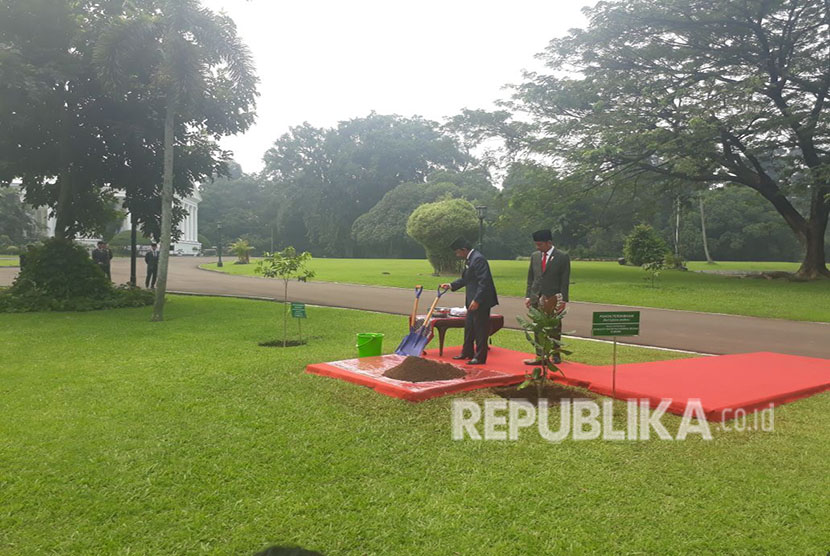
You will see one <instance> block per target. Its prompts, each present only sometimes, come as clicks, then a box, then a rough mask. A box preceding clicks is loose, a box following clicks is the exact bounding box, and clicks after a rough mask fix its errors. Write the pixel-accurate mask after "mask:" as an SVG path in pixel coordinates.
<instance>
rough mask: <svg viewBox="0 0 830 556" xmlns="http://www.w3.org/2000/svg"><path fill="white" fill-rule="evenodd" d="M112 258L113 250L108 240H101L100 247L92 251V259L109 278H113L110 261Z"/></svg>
mask: <svg viewBox="0 0 830 556" xmlns="http://www.w3.org/2000/svg"><path fill="white" fill-rule="evenodd" d="M111 260H112V251H111V250H110V249H109V247H107V242H106V241H99V242H98V248H97V249H95V250H94V251H92V261H93V262H94V263H95V264H97V265H98V267H99V268H100V269H101V270H103V271H104V274H106V275H107V278H109V279H110V280H112V275H111V274H110V261H111Z"/></svg>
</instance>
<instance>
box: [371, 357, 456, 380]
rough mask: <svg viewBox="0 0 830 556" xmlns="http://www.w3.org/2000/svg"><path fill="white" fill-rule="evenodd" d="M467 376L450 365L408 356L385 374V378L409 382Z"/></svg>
mask: <svg viewBox="0 0 830 556" xmlns="http://www.w3.org/2000/svg"><path fill="white" fill-rule="evenodd" d="M466 374H467V373H465V372H464V371H462V370H461V369H459V368H458V367H454V366H452V365H450V364H449V363H438V362H437V361H431V360H429V359H424V358H423V357H412V356H408V357H407V358H406V359H404V360H403V362H402V363H401V364H400V365H396V366H395V367H392V368H391V369H389V370H388V371H386V372H385V373H383V376H385V377H387V378H394V379H395V380H405V381H407V382H430V381H433V380H452V379H454V378H462V377H464V376H465V375H466Z"/></svg>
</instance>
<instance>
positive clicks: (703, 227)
mask: <svg viewBox="0 0 830 556" xmlns="http://www.w3.org/2000/svg"><path fill="white" fill-rule="evenodd" d="M698 202H699V204H700V234H701V236H702V237H703V253H704V254H705V255H706V262H707V263H708V264H714V262H715V261H713V260H712V256H711V255H710V254H709V241H708V240H707V239H706V215H705V214H704V212H703V194H700V196H698Z"/></svg>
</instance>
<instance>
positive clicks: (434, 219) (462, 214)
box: [406, 199, 478, 274]
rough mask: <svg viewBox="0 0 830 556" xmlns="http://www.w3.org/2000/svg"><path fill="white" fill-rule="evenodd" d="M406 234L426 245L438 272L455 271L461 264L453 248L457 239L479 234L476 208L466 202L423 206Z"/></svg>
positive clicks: (408, 222) (412, 215)
mask: <svg viewBox="0 0 830 556" xmlns="http://www.w3.org/2000/svg"><path fill="white" fill-rule="evenodd" d="M406 233H407V234H409V236H410V237H411V238H412V239H414V240H415V241H417V242H418V243H420V244H421V245H423V246H424V249H425V250H426V252H427V259H429V262H430V264H431V265H432V268H433V269H435V272H436V273H438V274H440V273H441V272H453V271H455V270H457V269H458V261H457V259H456V258H455V254H454V253H453V251H452V249H450V243H451V242H452V241H453V240H454V239H455V238H457V237H464V238H466V239H468V240H470V241H471V242H472V239H471V238H474V237H476V234H478V218H477V216H476V209H475V207H474V206H473V205H471V204H470V202H469V201H465V200H463V199H446V200H443V201H437V202H435V203H426V204H424V205H421V206H420V207H418V208H417V209H415V211H414V212H413V213H412V214H411V215H410V216H409V220H408V221H407V223H406Z"/></svg>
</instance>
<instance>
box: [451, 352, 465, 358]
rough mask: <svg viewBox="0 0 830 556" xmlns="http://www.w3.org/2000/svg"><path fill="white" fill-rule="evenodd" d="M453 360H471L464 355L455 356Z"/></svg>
mask: <svg viewBox="0 0 830 556" xmlns="http://www.w3.org/2000/svg"><path fill="white" fill-rule="evenodd" d="M452 358H453V359H469V357H467V356H466V355H464V354H463V353H462V354H461V355H453V356H452Z"/></svg>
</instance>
